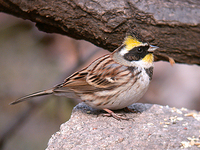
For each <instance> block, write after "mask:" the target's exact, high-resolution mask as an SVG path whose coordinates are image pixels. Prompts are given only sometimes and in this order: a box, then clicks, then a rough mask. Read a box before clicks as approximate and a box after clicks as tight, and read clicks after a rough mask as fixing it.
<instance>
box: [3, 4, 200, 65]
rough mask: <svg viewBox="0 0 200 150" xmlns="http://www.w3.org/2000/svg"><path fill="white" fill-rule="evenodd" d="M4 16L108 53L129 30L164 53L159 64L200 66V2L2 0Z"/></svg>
mask: <svg viewBox="0 0 200 150" xmlns="http://www.w3.org/2000/svg"><path fill="white" fill-rule="evenodd" d="M0 11H2V12H5V13H9V14H12V15H15V16H17V17H20V18H23V19H28V20H31V21H33V22H36V26H37V27H38V29H39V30H41V31H45V32H48V33H60V34H63V35H67V36H70V37H73V38H75V39H84V40H87V41H90V42H91V43H93V44H95V45H97V46H99V47H103V48H105V49H107V50H109V51H113V50H114V49H115V48H117V47H118V46H119V45H120V44H121V42H122V40H123V38H124V36H125V33H126V31H127V30H128V29H129V28H134V29H137V30H139V31H140V32H141V34H142V35H143V37H144V38H145V39H146V40H147V41H148V42H150V43H151V44H152V45H157V46H159V47H160V49H159V50H158V51H157V52H155V55H156V60H167V57H166V56H170V57H172V58H174V60H175V61H176V62H179V63H187V64H198V65H200V42H199V41H200V2H199V1H198V0H178V1H176V2H174V3H173V2H171V1H167V0H154V1H146V0H141V1H136V0H124V1H122V0H115V1H113V0H106V1H101V0H67V1H66V0H60V1H53V0H48V1H46V0H37V1H25V0H0Z"/></svg>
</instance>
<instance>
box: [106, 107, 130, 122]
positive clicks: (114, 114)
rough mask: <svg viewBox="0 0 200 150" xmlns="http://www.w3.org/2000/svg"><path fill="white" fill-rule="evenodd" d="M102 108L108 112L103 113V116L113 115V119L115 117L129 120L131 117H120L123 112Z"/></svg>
mask: <svg viewBox="0 0 200 150" xmlns="http://www.w3.org/2000/svg"><path fill="white" fill-rule="evenodd" d="M103 110H105V111H106V112H108V114H104V115H103V116H107V117H113V118H115V119H117V120H129V119H131V118H127V117H122V116H124V115H123V114H118V115H117V114H116V113H114V112H113V111H112V110H109V109H106V108H105V109H103Z"/></svg>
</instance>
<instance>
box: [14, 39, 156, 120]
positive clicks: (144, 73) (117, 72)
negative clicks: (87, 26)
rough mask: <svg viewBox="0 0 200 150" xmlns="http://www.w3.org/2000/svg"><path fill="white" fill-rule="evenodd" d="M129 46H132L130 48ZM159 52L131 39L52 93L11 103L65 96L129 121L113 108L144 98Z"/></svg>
mask: <svg viewBox="0 0 200 150" xmlns="http://www.w3.org/2000/svg"><path fill="white" fill-rule="evenodd" d="M131 38H133V39H131ZM134 41H135V43H134ZM125 43H126V44H129V43H130V45H129V46H128V47H126V46H127V45H125ZM131 44H132V48H131ZM155 49H156V48H155V47H153V46H150V45H149V44H147V43H141V42H139V41H137V40H136V39H135V37H134V36H132V37H129V38H128V40H127V41H126V39H125V42H124V44H122V46H120V47H119V48H118V49H116V50H115V51H114V52H113V53H111V54H108V55H105V56H102V57H100V58H98V59H96V60H95V61H94V62H92V63H91V64H90V65H89V66H88V67H86V68H84V69H82V70H81V71H78V72H75V73H74V74H72V75H71V76H69V77H68V78H66V79H65V80H64V82H63V83H61V84H59V85H57V86H55V87H54V88H52V89H50V90H45V91H41V92H38V93H34V94H30V95H28V96H25V97H22V98H20V99H18V100H16V101H14V102H13V103H11V104H16V103H19V102H21V101H24V100H26V99H27V98H30V97H35V96H42V95H48V94H55V95H61V96H62V95H63V96H66V97H69V98H80V99H81V100H82V101H83V102H85V103H86V104H87V105H89V106H91V107H93V108H97V109H104V110H105V111H107V112H108V113H110V114H111V115H112V116H113V117H115V118H116V119H126V118H124V117H120V116H118V115H116V114H115V113H113V112H112V111H111V110H110V109H112V110H115V109H121V108H125V107H127V106H128V105H131V104H132V103H134V102H136V101H138V100H139V99H140V98H141V97H142V96H143V95H144V93H145V92H146V91H147V89H148V86H149V83H150V80H151V78H152V74H153V58H152V57H153V54H152V51H153V50H155Z"/></svg>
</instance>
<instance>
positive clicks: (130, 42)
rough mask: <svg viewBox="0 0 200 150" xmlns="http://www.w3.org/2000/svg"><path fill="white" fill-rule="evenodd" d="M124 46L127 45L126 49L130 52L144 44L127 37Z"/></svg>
mask: <svg viewBox="0 0 200 150" xmlns="http://www.w3.org/2000/svg"><path fill="white" fill-rule="evenodd" d="M124 44H125V45H126V49H127V50H128V51H130V50H131V49H132V48H133V47H136V46H139V45H140V44H142V43H141V42H140V41H138V40H137V39H136V38H135V37H132V36H128V37H126V39H125V41H124Z"/></svg>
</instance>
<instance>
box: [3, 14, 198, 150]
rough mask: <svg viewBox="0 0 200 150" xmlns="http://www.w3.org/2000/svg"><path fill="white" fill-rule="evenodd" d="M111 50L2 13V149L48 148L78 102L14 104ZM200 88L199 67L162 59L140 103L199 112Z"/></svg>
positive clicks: (51, 100)
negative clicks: (44, 30) (43, 30)
mask: <svg viewBox="0 0 200 150" xmlns="http://www.w3.org/2000/svg"><path fill="white" fill-rule="evenodd" d="M107 53H109V52H108V51H106V50H103V49H101V48H98V47H96V46H94V45H92V44H91V43H89V42H86V41H82V40H81V41H77V40H74V39H72V38H69V37H67V36H62V35H58V34H47V33H44V32H41V31H38V29H37V28H36V27H35V26H34V23H32V22H30V21H27V20H22V19H20V18H16V17H13V16H11V15H7V14H4V13H0V70H1V71H0V81H1V82H0V83H1V84H0V149H5V150H12V149H13V150H14V149H20V150H26V149H29V150H35V149H45V148H46V147H47V143H48V140H49V138H50V137H51V135H52V134H54V133H55V132H57V131H58V130H59V127H60V125H61V124H62V123H64V122H66V121H67V120H68V119H69V118H70V115H71V112H72V109H73V107H74V106H75V105H76V104H77V103H78V101H76V100H72V99H67V98H65V97H56V96H45V97H41V98H35V99H34V101H28V102H25V103H20V104H18V105H14V106H10V105H8V104H9V103H10V102H12V101H14V100H16V99H17V98H19V97H21V96H24V95H26V94H29V93H32V92H36V91H40V90H43V89H48V88H51V87H53V86H55V85H56V84H58V83H61V82H62V81H63V80H64V79H65V78H66V77H67V76H69V75H70V74H71V73H73V72H75V71H77V70H80V69H81V68H83V67H84V66H87V65H88V64H89V63H91V62H92V61H93V60H94V59H95V58H98V57H99V56H102V55H104V54H107ZM199 89H200V67H199V66H196V65H183V64H175V65H174V66H173V67H172V66H171V65H170V64H169V63H168V62H156V63H155V69H154V75H153V80H152V82H151V84H150V88H149V90H148V92H147V93H146V94H145V96H144V97H143V98H142V99H141V100H140V101H139V102H143V103H155V104H160V105H169V106H171V107H177V108H181V107H186V108H188V109H194V110H198V111H199V110H200V90H199Z"/></svg>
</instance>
